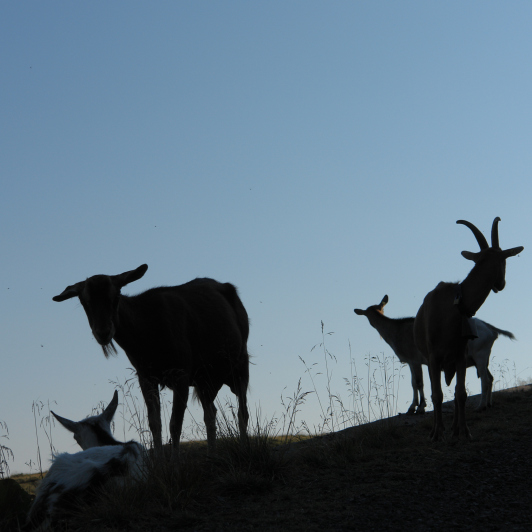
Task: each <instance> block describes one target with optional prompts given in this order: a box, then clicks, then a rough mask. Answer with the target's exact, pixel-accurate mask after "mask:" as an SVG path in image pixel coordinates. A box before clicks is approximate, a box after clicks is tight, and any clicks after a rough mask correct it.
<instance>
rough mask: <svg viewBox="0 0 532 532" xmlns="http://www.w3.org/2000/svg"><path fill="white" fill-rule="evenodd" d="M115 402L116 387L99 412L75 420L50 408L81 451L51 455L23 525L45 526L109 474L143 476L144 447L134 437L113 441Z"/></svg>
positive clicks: (28, 527) (98, 484)
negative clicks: (49, 465) (112, 424)
mask: <svg viewBox="0 0 532 532" xmlns="http://www.w3.org/2000/svg"><path fill="white" fill-rule="evenodd" d="M117 406H118V393H117V392H116V391H115V393H114V396H113V399H112V401H111V402H110V403H109V405H108V406H107V408H106V409H105V410H104V411H103V412H102V413H101V414H100V415H98V416H92V417H89V418H87V419H84V420H83V421H77V422H76V421H70V420H69V419H65V418H62V417H61V416H58V415H57V414H55V413H54V412H52V414H53V415H54V416H55V418H56V419H57V420H58V421H59V422H60V423H61V425H63V426H64V427H65V428H66V429H68V430H69V431H71V432H73V433H74V439H75V440H76V441H77V442H78V444H79V445H80V447H81V448H82V449H83V451H81V452H79V453H74V454H69V453H63V454H58V455H56V456H54V457H52V465H51V467H50V470H49V471H48V473H47V474H46V476H45V477H44V480H43V481H42V482H41V484H40V485H39V488H38V490H37V495H36V497H35V500H34V502H33V505H32V507H31V509H30V511H29V514H28V521H27V525H26V527H25V528H26V529H32V528H35V527H40V529H46V528H47V527H48V526H49V525H50V524H52V523H53V522H54V520H55V519H56V518H57V517H58V516H59V515H60V514H61V512H62V511H64V510H66V509H68V507H69V506H70V505H71V504H72V503H73V502H75V501H76V500H80V499H82V498H83V499H85V498H86V496H87V495H91V494H92V493H93V492H94V491H95V490H96V489H98V488H99V487H101V486H102V485H103V484H104V483H106V482H107V481H109V480H110V479H111V478H113V479H117V477H118V478H122V479H123V478H124V477H126V476H129V477H132V478H135V479H141V478H143V476H144V467H143V463H144V454H145V450H144V447H143V446H142V445H140V444H139V443H137V442H135V441H130V442H127V443H122V442H119V441H116V440H115V439H114V438H113V435H112V434H111V428H110V425H111V420H112V419H113V416H114V414H115V411H116V407H117Z"/></svg>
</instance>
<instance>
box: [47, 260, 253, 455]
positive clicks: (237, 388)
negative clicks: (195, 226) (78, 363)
mask: <svg viewBox="0 0 532 532" xmlns="http://www.w3.org/2000/svg"><path fill="white" fill-rule="evenodd" d="M147 269H148V266H147V265H146V264H143V265H142V266H139V267H138V268H137V269H136V270H131V271H128V272H125V273H122V274H120V275H111V276H109V275H95V276H93V277H89V278H88V279H87V280H86V281H81V282H79V283H76V284H74V285H72V286H68V287H67V288H66V289H65V290H64V291H63V293H61V294H60V295H58V296H55V297H54V298H53V299H54V301H64V300H65V299H70V298H72V297H76V296H77V297H79V300H80V301H81V304H82V305H83V308H84V309H85V313H86V314H87V318H88V320H89V325H90V327H91V330H92V333H93V335H94V337H95V338H96V341H97V342H98V343H99V344H100V345H101V346H102V349H103V352H104V354H105V356H106V357H107V356H109V354H110V353H113V352H114V353H116V348H115V346H114V344H113V340H115V341H116V343H117V344H118V345H119V346H120V347H121V348H122V349H123V350H124V351H125V352H126V355H127V357H128V358H129V361H130V362H131V364H133V367H134V368H135V369H136V371H137V376H138V379H139V384H140V389H141V391H142V395H143V396H144V400H145V401H146V407H147V410H148V422H149V425H150V430H151V433H152V435H153V442H154V446H155V448H156V449H160V448H161V446H162V437H161V404H160V398H159V386H161V387H163V388H164V387H165V386H166V387H168V388H170V389H171V390H172V391H173V406H172V416H171V418H170V436H171V438H172V444H173V446H174V449H177V447H178V445H179V439H180V437H181V429H182V425H183V416H184V414H185V409H186V405H187V401H188V392H189V386H194V387H195V391H196V394H197V396H198V398H199V400H200V402H201V404H202V406H203V412H204V421H205V426H206V429H207V442H208V445H209V450H210V451H213V450H214V447H215V441H216V407H215V406H214V400H215V398H216V395H217V394H218V391H219V390H220V388H221V387H222V385H224V384H226V385H227V386H229V388H230V389H231V391H232V392H233V393H234V394H235V395H236V396H237V397H238V422H239V429H240V435H241V436H242V437H245V435H246V430H247V422H248V409H247V398H246V394H247V390H248V383H249V355H248V351H247V340H248V335H249V321H248V315H247V312H246V309H245V308H244V305H243V304H242V301H241V300H240V298H239V297H238V293H237V290H236V288H235V287H234V286H233V285H232V284H230V283H219V282H218V281H215V280H213V279H207V278H205V279H194V280H193V281H190V282H188V283H186V284H182V285H179V286H163V287H159V288H152V289H150V290H146V291H145V292H142V293H141V294H138V295H136V296H126V295H123V294H121V293H120V290H121V288H122V287H123V286H125V285H127V284H129V283H131V282H133V281H136V280H138V279H140V278H141V277H142V276H143V275H144V274H145V273H146V270H147Z"/></svg>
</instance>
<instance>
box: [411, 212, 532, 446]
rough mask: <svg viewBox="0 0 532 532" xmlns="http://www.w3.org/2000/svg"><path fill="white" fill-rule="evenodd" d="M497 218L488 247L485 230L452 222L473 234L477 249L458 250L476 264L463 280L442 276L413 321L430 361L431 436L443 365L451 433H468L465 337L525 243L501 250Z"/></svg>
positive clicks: (438, 429)
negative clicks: (450, 397)
mask: <svg viewBox="0 0 532 532" xmlns="http://www.w3.org/2000/svg"><path fill="white" fill-rule="evenodd" d="M499 221H500V218H498V217H497V218H495V220H493V225H492V228H491V247H490V246H489V244H488V242H487V240H486V238H485V237H484V235H483V234H482V233H481V232H480V231H479V230H478V229H477V228H476V227H475V226H474V225H473V224H472V223H470V222H466V221H465V220H458V221H457V222H456V223H459V224H463V225H465V226H467V227H469V229H471V231H473V234H474V235H475V238H476V239H477V242H478V244H479V246H480V251H479V252H477V253H472V252H470V251H462V255H463V256H464V257H465V258H466V259H469V260H472V261H474V262H475V266H474V267H473V269H472V270H471V271H470V272H469V275H468V276H467V277H466V278H465V279H464V281H462V282H461V283H443V282H442V283H439V284H438V285H437V286H436V288H435V289H434V290H432V292H429V293H428V294H427V295H426V296H425V299H424V300H423V304H422V305H421V307H420V308H419V311H418V313H417V316H416V320H415V322H414V339H415V342H416V346H417V347H418V349H419V350H420V351H421V353H423V356H424V357H425V358H426V359H427V360H428V362H429V375H430V382H431V387H432V402H433V403H434V426H433V428H432V432H431V435H430V437H431V439H432V440H433V441H436V440H438V439H440V437H441V436H442V435H443V432H444V426H443V419H442V408H441V405H442V401H443V393H442V389H441V372H442V371H443V372H444V373H445V382H446V383H447V386H449V384H450V383H451V381H452V379H453V377H454V375H455V374H456V388H455V394H454V398H455V400H454V419H453V424H452V433H453V436H459V435H460V434H462V435H463V436H465V437H466V438H471V434H470V432H469V428H468V427H467V423H466V418H465V403H466V399H467V392H466V388H465V376H466V366H467V364H466V346H467V341H468V339H470V338H475V337H476V336H478V334H477V332H476V330H475V325H474V322H472V320H471V317H472V316H474V315H475V313H476V312H477V310H478V309H479V308H480V307H481V306H482V304H483V303H484V301H485V300H486V298H487V297H488V295H489V293H490V292H491V290H493V291H494V292H495V293H497V292H498V291H500V290H503V289H504V287H505V285H506V280H505V273H506V259H507V258H508V257H513V256H514V255H517V254H518V253H520V252H521V251H523V249H524V248H523V247H522V246H519V247H516V248H512V249H507V250H505V251H503V250H502V249H501V248H500V247H499V232H498V223H499Z"/></svg>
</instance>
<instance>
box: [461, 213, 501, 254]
mask: <svg viewBox="0 0 532 532" xmlns="http://www.w3.org/2000/svg"><path fill="white" fill-rule="evenodd" d="M456 223H457V224H462V225H465V226H466V227H469V229H471V231H473V234H474V235H475V238H476V239H477V242H478V245H479V246H480V249H481V250H484V249H488V248H489V247H490V246H489V244H488V241H487V240H486V237H485V236H484V235H483V234H482V233H481V232H480V230H479V229H477V228H476V227H475V226H474V225H473V224H472V223H471V222H467V221H466V220H458V221H457V222H456ZM494 223H495V222H494Z"/></svg>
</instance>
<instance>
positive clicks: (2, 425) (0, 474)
mask: <svg viewBox="0 0 532 532" xmlns="http://www.w3.org/2000/svg"><path fill="white" fill-rule="evenodd" d="M0 430H1V433H0V434H1V436H0V437H2V438H5V439H6V440H9V429H8V428H7V423H6V422H5V421H2V420H0ZM14 459H15V455H14V454H13V451H12V450H11V449H10V448H9V447H8V446H7V445H2V444H1V443H0V478H7V477H9V464H8V463H7V461H8V460H14Z"/></svg>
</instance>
